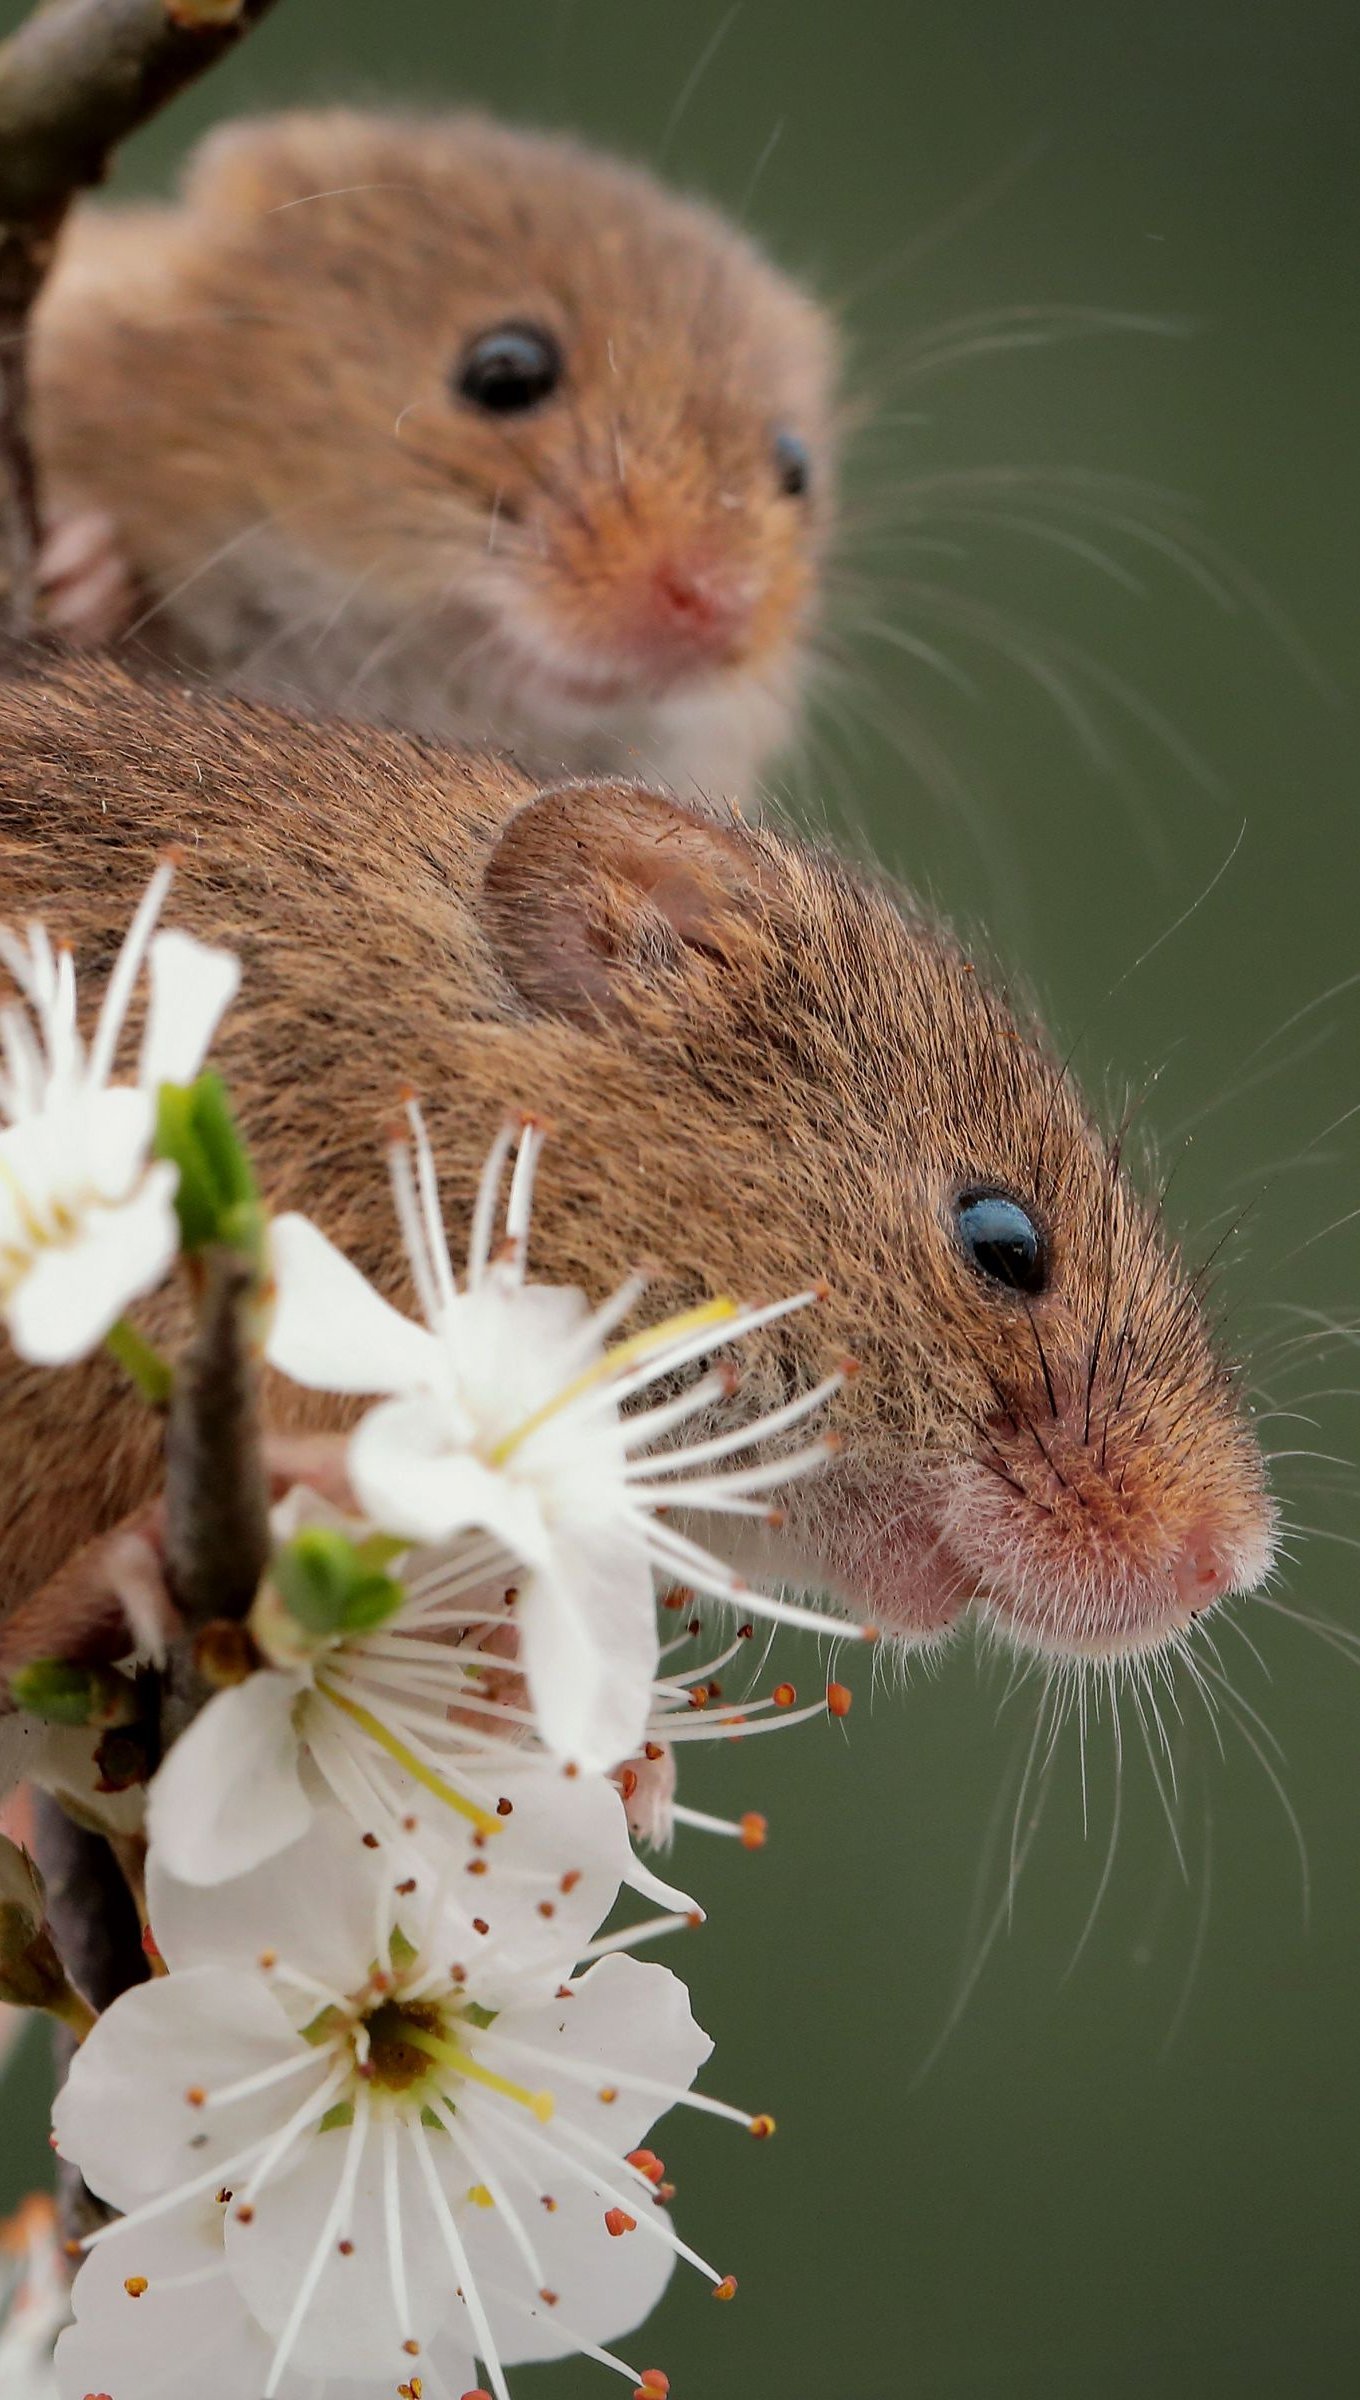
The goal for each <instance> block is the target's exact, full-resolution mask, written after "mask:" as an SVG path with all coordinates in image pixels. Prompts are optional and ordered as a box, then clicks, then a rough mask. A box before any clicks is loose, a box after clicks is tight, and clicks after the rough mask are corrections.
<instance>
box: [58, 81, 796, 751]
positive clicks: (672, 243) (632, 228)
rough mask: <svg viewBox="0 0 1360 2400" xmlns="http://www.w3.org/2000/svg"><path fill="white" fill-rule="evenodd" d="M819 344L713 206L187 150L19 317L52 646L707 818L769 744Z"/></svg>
mask: <svg viewBox="0 0 1360 2400" xmlns="http://www.w3.org/2000/svg"><path fill="white" fill-rule="evenodd" d="M834 372H835V339H834V335H833V331H832V328H831V326H830V323H829V321H828V319H827V318H826V317H825V316H824V314H823V313H822V311H821V310H820V309H819V308H818V307H817V306H816V305H815V304H814V303H813V302H812V301H811V300H810V299H809V298H808V297H807V296H806V295H805V294H804V293H803V292H801V291H800V290H799V289H797V287H796V286H795V285H794V284H792V283H791V282H789V281H788V280H787V279H786V278H785V277H784V276H783V275H781V274H780V273H778V272H777V271H776V270H775V269H774V268H773V267H772V266H771V265H770V264H769V263H768V261H767V260H766V259H765V258H763V257H762V256H761V254H760V253H759V251H758V250H757V249H756V247H755V246H754V244H753V243H752V242H750V241H749V240H748V239H747V238H746V237H745V236H744V235H743V234H741V233H739V232H738V231H737V230H736V229H735V228H734V227H733V226H731V225H729V224H727V223H726V222H725V221H724V220H723V219H722V218H721V217H720V216H719V215H717V214H716V212H715V211H713V210H711V209H709V208H706V207H704V206H703V205H701V204H700V203H698V202H695V201H691V200H687V199H683V198H680V197H679V196H677V195H676V194H674V193H672V192H668V191H666V190H665V189H664V188H663V187H662V186H660V185H659V184H657V183H655V182H654V181H653V180H652V178H651V177H650V176H648V175H646V174H645V173H643V172H642V171H641V170H640V169H637V168H634V167H629V166H625V165H623V164H621V163H619V162H618V161H616V160H613V159H609V158H604V157H601V156H599V155H597V154H596V153H595V152H593V151H590V150H587V149H585V148H584V147H582V146H581V145H580V144H578V143H575V142H572V141H568V140H564V139H561V138H558V137H554V136H547V135H542V134H530V133H522V132H518V131H514V130H512V129H510V128H507V127H505V126H502V125H497V124H495V123H492V122H491V121H489V120H487V119H485V118H480V117H472V116H457V117H448V118H438V117H429V118H418V117H393V116H367V115H361V114H358V113H348V112H344V111H338V110H337V111H330V112H327V113H324V114H318V115H293V116H283V117H278V118H272V119H271V118H263V119H260V120H259V121H256V122H246V123H243V124H240V125H234V126H229V127H227V128H225V129H224V130H222V131H219V132H218V133H216V134H214V135H213V136H212V137H211V139H210V140H209V141H208V142H207V143H206V144H205V145H204V147H203V149H202V150H201V151H200V152H199V154H198V155H197V157H196V159H195V161H194V162H193V164H192V166H191V168H190V171H189V175H188V178H187V181H186V185H185V190H184V195H183V198H182V200H181V202H180V203H179V205H178V206H175V207H165V208H147V207H142V208H135V209H130V210H126V211H116V210H96V209H91V210H88V211H83V212H81V213H79V214H78V215H77V217H76V218H75V220H74V221H73V223H72V226H71V228H70V231H69V233H68V235H67V238H66V242H65V246H64V248H63V251H62V254H61V258H60V261H59V264H58V267H57V270H56V273H55V274H54V276H53V278H52V281H51V283H50V285H49V288H48V290H47V292H46V294H45V295H44V298H43V301H42V305H41V308H40V310H39V312H38V317H37V323H36V338H35V347H34V379H35V393H36V409H37V428H38V436H39V445H40V449H41V453H42V458H43V464H44V467H45V470H46V475H47V482H48V490H49V495H50V499H51V502H52V505H53V507H54V509H55V510H56V512H57V523H56V526H55V530H54V534H53V538H52V541H51V543H50V545H49V548H48V553H47V558H46V562H45V575H46V581H47V586H48V594H47V597H48V612H49V616H50V619H51V621H52V622H53V624H54V625H55V626H56V627H57V628H58V629H59V630H62V631H65V632H67V633H70V634H71V635H73V636H74V637H76V638H77V639H85V640H93V641H96V642H99V641H104V640H107V639H109V638H112V637H114V636H116V635H117V634H118V633H120V632H124V631H126V629H127V628H128V626H129V625H135V626H136V629H137V631H136V639H137V640H138V642H139V643H141V644H142V645H144V646H150V647H151V648H153V649H154V650H156V651H158V652H159V653H160V654H161V655H162V656H167V657H170V658H173V659H175V660H177V661H179V662H181V663H190V664H193V665H195V666H197V667H199V668H200V669H202V670H204V671H206V673H207V674H208V675H209V676H211V677H212V678H213V679H214V680H216V681H218V682H224V683H230V684H231V685H233V686H234V687H235V688H237V689H239V690H243V691H248V692H252V693H255V694H258V695H263V696H267V697H272V698H279V697H282V698H286V699H287V700H289V701H290V702H292V703H295V704H301V705H302V706H304V707H317V708H328V709H339V710H342V711H344V712H346V713H349V714H357V715H363V716H369V717H375V718H387V719H389V720H391V721H393V722H396V723H400V724H403V725H406V726H409V727H411V728H413V729H414V730H416V731H421V732H427V733H437V734H441V735H447V736H450V737H452V738H455V739H459V740H464V741H476V742H485V741H490V742H493V743H496V744H507V745H510V746H512V747H513V748H514V749H515V750H516V752H517V753H518V755H519V756H520V757H521V758H522V760H523V761H524V762H525V763H526V765H528V766H529V767H530V768H531V769H532V770H534V771H538V772H543V773H550V774H557V773H560V772H562V771H563V770H564V769H565V770H570V771H573V772H596V771H611V772H625V773H640V774H644V775H646V776H649V777H652V778H655V779H659V780H661V781H663V782H665V783H667V784H670V785H672V786H674V787H675V788H683V789H686V790H692V789H694V788H696V787H697V788H698V789H700V790H702V791H705V792H709V791H712V792H714V793H717V794H723V793H727V794H734V793H737V792H741V791H744V790H745V789H746V788H747V787H748V786H749V785H750V783H751V781H752V779H753V777H754V775H755V773H756V771H757V769H758V767H759V765H760V764H761V762H762V761H763V760H765V759H766V758H767V757H768V756H769V755H770V754H771V752H772V751H774V750H777V749H778V748H779V747H780V746H781V745H782V744H783V743H784V742H785V741H786V739H787V738H788V736H789V734H790V731H791V730H792V727H793V724H794V722H795V719H796V715H797V709H798V702H799V697H800V691H801V686H802V683H803V681H804V662H803V658H802V650H803V646H804V643H805V640H806V636H807V633H808V630H809V625H810V621H811V618H812V615H813V612H814V608H815V601H816V585H817V570H818V563H819V559H820V555H821V552H822V549H823V546H824V543H825V540H826V536H827V532H828V528H829V524H830V517H831V510H832V497H833V495H832V487H833V481H834V470H835V459H834V437H833V425H832V417H833V411H834V399H833V381H834Z"/></svg>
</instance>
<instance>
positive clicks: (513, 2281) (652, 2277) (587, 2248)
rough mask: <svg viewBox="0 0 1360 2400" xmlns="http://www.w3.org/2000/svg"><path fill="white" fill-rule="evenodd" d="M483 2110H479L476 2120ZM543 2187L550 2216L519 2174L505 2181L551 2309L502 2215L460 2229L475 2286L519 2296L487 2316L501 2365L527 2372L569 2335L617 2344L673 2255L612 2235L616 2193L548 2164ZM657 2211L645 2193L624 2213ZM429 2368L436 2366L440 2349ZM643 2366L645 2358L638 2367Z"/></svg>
mask: <svg viewBox="0 0 1360 2400" xmlns="http://www.w3.org/2000/svg"><path fill="white" fill-rule="evenodd" d="M480 2113H481V2112H479V2114H480ZM540 2180H541V2182H542V2187H543V2191H544V2192H546V2193H547V2194H548V2196H549V2197H550V2198H551V2199H553V2200H555V2201H556V2203H557V2205H556V2207H555V2208H554V2209H553V2210H552V2211H551V2213H550V2212H549V2211H547V2210H545V2209H544V2208H543V2207H542V2205H541V2198H540V2196H538V2195H535V2194H534V2193H533V2191H532V2190H527V2189H526V2188H525V2187H524V2185H523V2184H522V2183H521V2182H520V2180H519V2179H518V2178H515V2177H510V2178H508V2179H507V2181H508V2185H509V2192H510V2197H511V2200H512V2201H513V2203H514V2205H515V2207H516V2208H517V2210H518V2212H519V2215H520V2216H521V2218H522V2219H525V2220H526V2221H527V2230H528V2232H529V2235H530V2237H531V2239H532V2241H533V2245H534V2249H535V2252H536V2254H537V2257H538V2263H539V2265H540V2267H541V2268H542V2270H543V2281H542V2286H541V2287H540V2288H541V2289H543V2290H546V2291H550V2292H554V2293H555V2294H556V2295H557V2297H556V2304H555V2305H554V2306H551V2307H549V2306H546V2305H545V2304H544V2302H543V2301H542V2300H541V2299H540V2298H539V2291H538V2290H537V2289H535V2288H534V2287H533V2286H532V2285H530V2283H529V2280H528V2277H527V2275H526V2273H525V2269H524V2264H523V2261H522V2259H521V2256H520V2253H519V2251H518V2250H517V2249H516V2248H515V2247H514V2244H513V2242H512V2240H511V2237H510V2235H509V2233H508V2232H507V2231H506V2228H505V2224H504V2221H503V2219H502V2217H501V2214H500V2212H499V2210H497V2209H494V2208H491V2209H477V2210H475V2211H471V2212H469V2216H468V2221H467V2224H466V2226H465V2227H464V2233H465V2237H466V2241H467V2248H468V2263H469V2265H470V2266H471V2268H472V2271H473V2274H474V2275H475V2276H476V2277H477V2278H478V2281H479V2282H484V2283H485V2284H487V2285H489V2286H493V2287H499V2289H500V2290H501V2291H503V2292H506V2293H510V2292H513V2293H515V2294H516V2296H517V2298H518V2299H519V2300H520V2302H521V2303H522V2305H520V2306H519V2307H511V2306H507V2304H506V2302H505V2301H504V2300H501V2299H490V2300H488V2303H487V2312H488V2315H489V2316H490V2319H491V2327H492V2331H493V2333H494V2334H495V2336H496V2340H497V2344H498V2346H499V2348H500V2353H501V2357H502V2359H503V2361H504V2363H505V2364H506V2366H523V2365H524V2364H526V2363H527V2362H528V2361H529V2360H531V2359H536V2358H565V2357H569V2356H570V2355H571V2351H572V2348H573V2344H572V2340H571V2336H572V2334H577V2335H581V2336H584V2338H585V2340H586V2341H592V2342H607V2343H611V2344H612V2343H614V2342H615V2341H617V2340H618V2339H619V2337H620V2336H621V2335H623V2334H627V2333H631V2332H632V2331H633V2329H634V2327H635V2326H638V2325H640V2324H641V2323H642V2321H643V2319H644V2317H649V2316H650V2315H651V2313H652V2310H653V2309H654V2308H655V2307H656V2304H657V2302H658V2300H659V2299H660V2298H661V2295H662V2293H663V2292H664V2291H665V2289H666V2286H667V2284H668V2283H669V2282H670V2279H671V2275H672V2273H673V2272H674V2267H675V2253H674V2251H673V2250H671V2249H670V2248H669V2247H668V2246H667V2244H666V2243H664V2242H660V2241H658V2240H656V2239H655V2237H654V2236H652V2235H649V2234H647V2233H644V2232H643V2230H642V2227H641V2224H640V2223H639V2226H638V2229H637V2231H636V2232H634V2233H629V2234H623V2235H621V2236H619V2237H618V2238H615V2236H614V2235H612V2234H611V2233H610V2232H609V2231H608V2228H607V2227H606V2225H605V2221H604V2214H605V2210H606V2209H607V2208H612V2207H613V2206H614V2205H615V2203H614V2200H613V2197H612V2195H610V2196H607V2195H606V2194H605V2193H604V2192H602V2191H600V2190H598V2189H597V2188H592V2187H590V2186H589V2185H586V2184H581V2183H577V2182H576V2181H575V2179H574V2178H572V2177H568V2176H565V2175H563V2176H560V2177H555V2176H554V2174H553V2170H552V2168H551V2166H550V2165H548V2163H547V2162H546V2160H545V2161H544V2164H543V2166H542V2169H541V2171H540ZM610 2181H611V2183H612V2184H613V2186H614V2188H615V2190H617V2189H618V2188H619V2187H620V2186H624V2187H625V2188H626V2187H628V2186H629V2184H630V2178H629V2175H628V2171H627V2169H626V2168H625V2167H624V2165H623V2163H622V2158H621V2157H620V2161H619V2165H618V2167H617V2169H616V2170H615V2172H614V2173H613V2175H612V2176H611V2177H610ZM654 2206H655V2203H654V2201H653V2200H652V2199H651V2197H650V2195H649V2194H648V2193H647V2192H645V2191H644V2190H643V2189H642V2188H641V2187H639V2189H638V2193H637V2197H636V2200H635V2202H634V2205H633V2207H632V2209H631V2210H630V2212H629V2213H630V2214H631V2215H633V2216H635V2217H637V2218H639V2219H641V2217H642V2214H643V2211H644V2209H650V2208H653V2207H654ZM435 2362H436V2364H438V2363H439V2354H438V2351H437V2350H436V2353H435ZM639 2363H645V2361H642V2362H639Z"/></svg>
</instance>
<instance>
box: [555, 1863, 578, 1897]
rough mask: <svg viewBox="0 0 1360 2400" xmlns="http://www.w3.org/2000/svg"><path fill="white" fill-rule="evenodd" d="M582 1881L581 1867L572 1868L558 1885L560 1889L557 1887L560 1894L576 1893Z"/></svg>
mask: <svg viewBox="0 0 1360 2400" xmlns="http://www.w3.org/2000/svg"><path fill="white" fill-rule="evenodd" d="M580 1880H581V1870H580V1868H579V1867H572V1868H570V1869H569V1870H568V1872H567V1873H566V1874H565V1875H564V1876H563V1878H562V1881H561V1882H560V1883H559V1885H558V1887H557V1888H558V1890H559V1892H574V1891H575V1889H576V1886H577V1884H578V1883H579V1882H580Z"/></svg>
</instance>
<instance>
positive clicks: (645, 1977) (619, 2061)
mask: <svg viewBox="0 0 1360 2400" xmlns="http://www.w3.org/2000/svg"><path fill="white" fill-rule="evenodd" d="M572 1988H573V1991H574V1993H575V1997H574V1999H571V2000H553V2001H549V2002H547V2003H546V2004H543V2005H540V2006H539V2007H536V2008H521V2007H512V2008H507V2009H506V2010H504V2011H503V2013H502V2014H501V2016H500V2017H498V2018H497V2020H496V2029H497V2031H498V2032H502V2033H505V2034H509V2035H513V2036H514V2038H515V2040H516V2041H525V2042H529V2043H532V2044H533V2045H534V2046H535V2047H537V2048H542V2049H545V2050H552V2049H554V2048H556V2047H559V2046H560V2047H561V2049H562V2052H563V2054H564V2056H569V2057H570V2058H572V2059H573V2060H575V2061H577V2062H578V2063H580V2062H587V2063H589V2065H590V2066H591V2067H592V2068H597V2069H598V2070H599V2082H598V2084H597V2083H596V2082H595V2080H594V2077H593V2075H592V2077H591V2079H590V2080H589V2081H585V2080H579V2081H578V2080H577V2078H576V2077H574V2076H573V2077H572V2078H570V2080H569V2079H568V2078H567V2077H566V2076H565V2075H561V2076H557V2077H554V2075H553V2073H552V2070H551V2068H550V2067H546V2066H545V2067H542V2068H539V2069H536V2070H535V2080H536V2082H538V2083H541V2084H543V2085H544V2086H546V2088H547V2089H548V2090H550V2091H551V2092H552V2094H553V2096H554V2098H555V2100H556V2102H557V2116H558V2117H560V2118H561V2119H562V2120H563V2121H564V2122H569V2123H571V2124H574V2125H579V2126H581V2127H582V2128H583V2129H584V2130H585V2131H586V2132H587V2133H589V2134H591V2135H593V2136H594V2138H595V2139H596V2140H597V2141H601V2142H603V2143H604V2144H605V2145H606V2147H607V2148H608V2149H609V2150H611V2151H612V2152H613V2153H614V2154H615V2156H616V2157H619V2158H622V2157H623V2156H624V2155H625V2154H626V2153H627V2152H628V2151H629V2150H635V2149H636V2148H637V2146H638V2144H639V2143H640V2142H641V2141H642V2140H643V2138H644V2136H645V2135H646V2133H647V2132H648V2130H649V2129H650V2127H651V2126H653V2125H654V2124H655V2123H656V2120H657V2118H658V2117H660V2116H663V2115H664V2114H665V2111H666V2106H667V2103H666V2102H665V2101H664V2100H656V2099H649V2098H648V2097H647V2096H646V2094H645V2093H638V2092H630V2091H629V2089H628V2087H627V2084H626V2082H624V2081H623V2080H622V2079H623V2078H624V2077H625V2076H626V2075H627V2074H628V2073H630V2072H631V2073H633V2074H636V2075H641V2076H645V2077H646V2078H647V2080H648V2081H649V2082H653V2083H663V2084H668V2085H670V2086H671V2087H672V2088H673V2089H674V2090H676V2091H681V2092H683V2091H688V2089H689V2087H690V2085H691V2084H692V2083H693V2081H694V2078H695V2076H696V2075H697V2074H698V2072H699V2069H700V2067H701V2066H702V2065H703V2063H704V2061H705V2059H706V2058H708V2057H709V2056H710V2054H711V2052H712V2049H713V2044H712V2042H711V2041H710V2040H709V2037H708V2035H707V2034H706V2033H705V2032H704V2031H703V2029H702V2027H701V2026H699V2025H696V2024H695V2021H694V2018H693V2016H692V2014H691V2012H690V2005H689V1994H688V1992H687V1991H686V1989H685V1987H684V1985H683V1983H682V1982H681V1981H680V1978H679V1976H678V1975H672V1973H671V1971H670V1969H669V1967H662V1966H658V1965H657V1964H656V1963H655V1961H654V1960H651V1959H640V1958H629V1957H627V1956H626V1955H624V1954H621V1953H617V1952H616V1953H615V1954H614V1955H613V1956H611V1957H609V1958H602V1959H599V1960H598V1961H597V1963H596V1964H595V1965H594V1966H593V1967H591V1968H589V1969H588V1970H587V1972H586V1973H585V1974H584V1975H582V1976H581V1977H580V1978H579V1980H578V1981H577V1982H576V1983H575V1984H574V1985H573V1987H572ZM601 2091H617V2093H618V2098H617V2099H616V2100H613V2101H604V2100H601V2098H600V2096H599V2095H600V2092H601ZM554 2122H556V2119H554Z"/></svg>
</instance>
